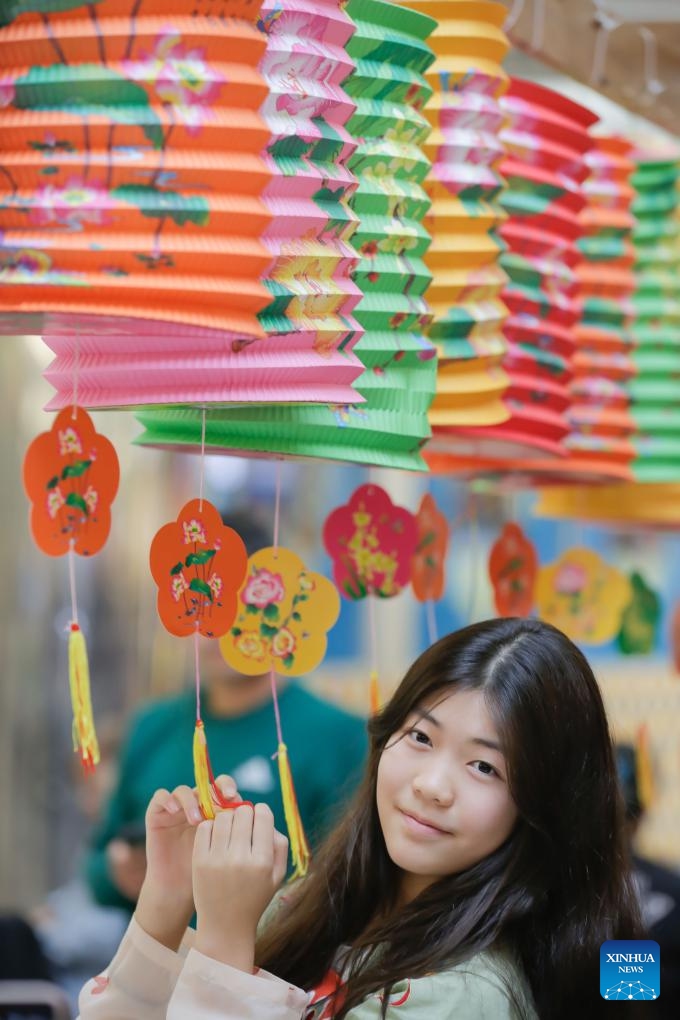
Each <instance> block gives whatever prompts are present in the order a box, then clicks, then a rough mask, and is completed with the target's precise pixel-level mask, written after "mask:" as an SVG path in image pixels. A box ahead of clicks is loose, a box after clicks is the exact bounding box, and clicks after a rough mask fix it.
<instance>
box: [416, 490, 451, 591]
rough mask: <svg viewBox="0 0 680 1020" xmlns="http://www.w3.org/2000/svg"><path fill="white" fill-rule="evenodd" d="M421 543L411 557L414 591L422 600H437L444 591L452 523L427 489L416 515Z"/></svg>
mask: <svg viewBox="0 0 680 1020" xmlns="http://www.w3.org/2000/svg"><path fill="white" fill-rule="evenodd" d="M416 524H417V526H418V544H417V545H416V551H415V555H414V557H413V559H412V560H411V583H412V585H413V594H414V595H415V597H416V598H417V599H418V601H419V602H429V601H435V602H436V601H437V600H438V599H440V598H441V597H442V595H443V594H444V566H445V564H446V553H447V551H448V547H449V524H448V521H447V520H446V517H444V515H443V514H442V513H441V512H440V511H439V510H438V508H437V504H436V503H435V501H434V498H433V497H432V496H431V495H430V493H429V492H427V493H426V494H425V495H424V496H423V498H422V500H421V502H420V506H419V507H418V513H417V514H416Z"/></svg>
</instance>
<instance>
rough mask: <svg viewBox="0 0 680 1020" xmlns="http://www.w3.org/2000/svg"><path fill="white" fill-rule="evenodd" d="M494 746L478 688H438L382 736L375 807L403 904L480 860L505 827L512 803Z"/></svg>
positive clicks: (511, 820)
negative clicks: (395, 728)
mask: <svg viewBox="0 0 680 1020" xmlns="http://www.w3.org/2000/svg"><path fill="white" fill-rule="evenodd" d="M499 744H500V741H499V737H498V733H497V731H496V728H495V726H494V724H493V722H492V720H491V716H490V715H489V712H488V710H487V708H486V705H485V702H484V696H483V694H482V692H481V691H454V693H452V694H449V695H447V696H446V695H445V696H444V697H442V694H441V692H440V693H439V694H438V695H435V696H434V697H432V698H430V699H428V700H427V701H425V702H424V703H423V704H422V705H421V706H420V707H419V708H418V709H416V710H415V711H413V712H412V713H411V715H410V716H409V717H408V719H407V720H406V723H405V724H404V726H403V727H402V728H401V729H400V730H399V731H398V732H397V733H395V735H394V737H393V738H391V739H390V740H389V741H388V743H387V746H386V747H385V750H384V751H383V753H382V755H381V758H380V762H379V764H378V778H377V790H376V792H377V806H378V816H379V818H380V825H381V827H382V831H383V836H384V838H385V844H386V846H387V852H388V854H389V856H390V858H391V859H392V861H393V862H394V864H396V865H397V867H398V868H400V869H401V872H402V884H401V888H400V896H401V899H402V901H403V902H408V901H409V900H411V899H413V898H414V897H415V896H417V895H418V894H419V893H420V892H422V890H423V889H426V888H427V886H429V885H431V884H432V883H433V882H436V881H437V880H438V879H440V878H444V877H445V876H446V875H453V874H455V873H456V872H459V871H463V870H465V869H466V868H469V867H471V866H472V865H473V864H476V863H477V862H478V861H480V860H482V858H484V857H488V856H489V854H491V853H493V851H494V850H496V849H497V848H498V847H499V846H500V845H501V844H502V843H503V842H504V841H505V840H506V839H507V837H508V836H509V835H510V833H511V832H512V829H513V827H514V825H515V822H516V820H517V808H516V806H515V802H514V801H513V799H512V797H511V796H510V791H509V790H508V784H507V771H506V763H505V759H504V757H503V755H502V754H501V751H500V747H499Z"/></svg>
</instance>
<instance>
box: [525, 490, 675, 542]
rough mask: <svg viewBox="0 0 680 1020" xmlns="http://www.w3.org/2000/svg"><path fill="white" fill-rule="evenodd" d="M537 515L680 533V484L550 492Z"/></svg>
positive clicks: (538, 505)
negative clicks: (677, 531) (678, 531)
mask: <svg viewBox="0 0 680 1020" xmlns="http://www.w3.org/2000/svg"><path fill="white" fill-rule="evenodd" d="M534 513H535V514H537V515H538V516H540V517H551V518H565V519H575V520H583V521H593V522H597V523H601V524H606V525H607V527H616V526H620V527H624V528H631V527H635V528H653V529H655V530H660V529H664V530H678V529H680V484H678V483H677V482H676V483H663V482H644V483H633V482H630V483H625V482H624V483H620V484H616V485H598V486H593V487H586V486H574V487H573V488H562V487H561V488H546V489H544V490H543V491H542V492H541V493H540V495H539V498H538V501H537V503H536V506H535V508H534Z"/></svg>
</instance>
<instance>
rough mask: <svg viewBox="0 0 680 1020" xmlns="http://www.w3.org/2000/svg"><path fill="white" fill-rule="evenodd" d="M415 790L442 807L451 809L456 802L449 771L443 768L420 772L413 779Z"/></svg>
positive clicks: (419, 794)
mask: <svg viewBox="0 0 680 1020" xmlns="http://www.w3.org/2000/svg"><path fill="white" fill-rule="evenodd" d="M413 790H414V792H415V793H416V794H417V795H418V796H420V797H422V798H423V799H425V800H431V801H434V803H436V804H439V805H440V807H449V806H450V805H451V804H453V802H454V800H455V792H454V785H453V780H452V777H451V775H450V773H449V772H448V770H445V769H442V768H434V767H433V768H429V769H427V770H424V771H422V772H419V773H418V774H417V775H416V776H415V777H414V779H413Z"/></svg>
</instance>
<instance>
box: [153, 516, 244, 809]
mask: <svg viewBox="0 0 680 1020" xmlns="http://www.w3.org/2000/svg"><path fill="white" fill-rule="evenodd" d="M247 560H248V557H247V553H246V549H245V546H244V544H243V542H242V540H241V538H240V537H239V535H237V534H236V532H235V531H233V530H232V529H231V528H227V527H225V525H224V524H223V523H222V518H221V517H220V514H219V512H218V511H217V510H216V508H215V507H214V506H213V505H212V503H209V502H208V500H206V499H203V498H202V497H201V498H200V499H192V500H190V501H189V502H188V503H186V504H185V505H184V506H183V507H182V509H181V510H180V512H179V514H178V515H177V518H176V520H174V521H171V522H169V523H168V524H164V525H163V526H162V527H161V528H160V529H159V530H158V531H157V532H156V535H155V536H154V539H153V541H152V543H151V550H150V555H149V562H150V566H151V573H152V575H153V579H154V581H155V582H156V584H157V586H158V598H157V607H158V615H159V616H160V619H161V622H162V623H163V626H164V627H165V628H166V630H168V631H169V632H170V633H171V634H174V635H175V636H177V637H193V639H194V643H195V650H194V656H195V662H196V671H195V672H196V676H195V681H196V723H195V726H194V739H193V757H194V777H195V780H196V787H197V790H198V799H199V803H200V807H201V811H202V813H203V817H204V818H214V817H215V809H216V808H228V807H236V806H237V804H235V803H233V802H229V801H226V800H225V799H224V797H223V796H222V794H221V793H220V790H219V788H218V786H217V784H216V782H215V777H214V775H213V770H212V765H211V762H210V755H209V752H208V745H207V740H206V736H205V727H204V725H203V719H202V716H201V687H200V667H199V635H201V634H202V635H203V636H204V637H208V638H213V639H214V638H218V637H220V636H221V635H222V634H224V633H225V631H226V630H227V629H228V628H229V627H230V626H231V624H232V622H233V620H234V617H235V616H236V612H237V592H238V591H239V589H240V587H241V582H242V581H243V577H244V575H245V572H246V566H247Z"/></svg>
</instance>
